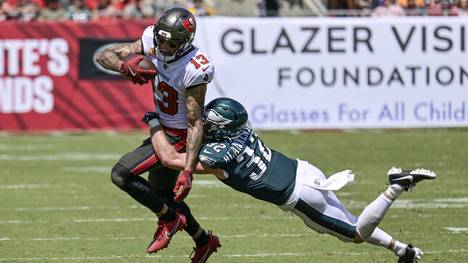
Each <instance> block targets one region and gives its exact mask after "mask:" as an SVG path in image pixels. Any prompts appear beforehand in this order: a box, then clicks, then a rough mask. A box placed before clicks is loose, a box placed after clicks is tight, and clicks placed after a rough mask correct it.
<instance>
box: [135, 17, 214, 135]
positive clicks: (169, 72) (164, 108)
mask: <svg viewBox="0 0 468 263" xmlns="http://www.w3.org/2000/svg"><path fill="white" fill-rule="evenodd" d="M153 28H154V26H149V27H147V28H146V29H145V31H144V32H143V35H142V37H141V43H142V45H143V52H144V55H145V56H147V57H148V58H150V59H151V60H152V61H153V63H154V64H155V65H156V68H157V69H158V75H156V77H155V80H154V87H153V91H154V102H155V104H156V112H157V113H158V114H159V117H160V121H161V124H162V125H163V126H166V127H170V128H176V129H186V128H187V107H186V93H185V91H186V90H187V88H190V87H193V86H196V85H200V84H203V83H209V82H211V80H212V79H213V75H214V66H213V64H211V62H210V60H209V59H208V58H207V56H206V55H205V54H204V53H203V52H202V51H201V50H200V49H199V48H197V47H195V46H194V47H193V49H192V50H190V51H189V52H188V53H187V54H185V55H184V56H183V57H181V58H179V59H177V60H175V61H173V62H170V63H166V62H162V61H159V60H157V59H156V56H155V54H156V52H157V50H156V48H155V46H154V40H153ZM202 106H204V105H202Z"/></svg>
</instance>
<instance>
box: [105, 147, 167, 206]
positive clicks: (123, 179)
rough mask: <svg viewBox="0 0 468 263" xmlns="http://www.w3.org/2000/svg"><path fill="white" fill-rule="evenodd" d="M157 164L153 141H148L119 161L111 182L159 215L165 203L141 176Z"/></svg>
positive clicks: (113, 169)
mask: <svg viewBox="0 0 468 263" xmlns="http://www.w3.org/2000/svg"><path fill="white" fill-rule="evenodd" d="M156 162H157V159H156V157H155V155H154V152H153V150H152V146H151V141H150V140H148V139H147V140H145V141H144V142H143V144H142V145H141V146H139V147H138V148H136V149H135V150H133V151H132V152H129V153H127V154H125V155H124V156H122V157H121V158H120V159H119V161H118V162H117V163H116V164H115V165H114V167H113V168H112V172H111V180H112V182H113V183H114V184H115V185H116V186H118V187H119V188H120V189H121V190H123V191H125V192H126V193H127V194H128V195H130V196H131V197H132V198H133V199H135V200H136V201H138V202H139V203H140V204H142V205H143V206H145V207H147V208H149V209H150V210H151V211H153V212H154V213H155V214H158V213H160V212H161V211H162V210H163V208H164V203H163V202H161V200H159V198H158V197H157V196H156V195H155V194H154V193H153V192H151V187H150V184H149V182H148V181H147V180H145V179H144V178H142V177H141V176H139V175H140V174H142V173H144V172H146V171H148V169H150V168H151V167H152V166H153V165H154V164H155V163H156Z"/></svg>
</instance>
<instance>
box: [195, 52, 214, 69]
mask: <svg viewBox="0 0 468 263" xmlns="http://www.w3.org/2000/svg"><path fill="white" fill-rule="evenodd" d="M190 62H191V63H192V64H193V65H194V66H195V69H199V68H200V67H201V65H206V64H208V63H210V61H208V59H207V58H206V57H205V56H204V55H203V54H200V55H198V56H196V57H195V58H192V59H191V60H190Z"/></svg>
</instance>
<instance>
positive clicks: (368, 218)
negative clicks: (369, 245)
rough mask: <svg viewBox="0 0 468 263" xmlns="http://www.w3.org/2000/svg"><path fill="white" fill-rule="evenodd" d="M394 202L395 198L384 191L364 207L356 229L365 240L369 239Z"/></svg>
mask: <svg viewBox="0 0 468 263" xmlns="http://www.w3.org/2000/svg"><path fill="white" fill-rule="evenodd" d="M392 203H393V200H391V199H390V198H388V197H387V196H385V194H384V193H382V194H380V195H379V197H377V199H375V200H374V201H373V202H372V203H370V204H369V205H368V206H367V207H366V208H364V210H363V211H362V213H361V215H359V218H358V220H357V223H356V230H357V231H358V233H359V235H360V237H361V238H362V239H363V240H367V239H368V238H369V237H370V236H371V235H372V233H373V232H374V230H375V228H376V227H377V226H378V225H379V224H380V221H382V219H383V218H384V216H385V213H387V210H388V209H389V208H390V206H391V205H392Z"/></svg>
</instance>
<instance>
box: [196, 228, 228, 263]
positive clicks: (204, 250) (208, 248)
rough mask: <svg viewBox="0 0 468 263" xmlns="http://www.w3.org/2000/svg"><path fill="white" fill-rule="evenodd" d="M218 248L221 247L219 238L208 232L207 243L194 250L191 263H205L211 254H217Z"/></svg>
mask: <svg viewBox="0 0 468 263" xmlns="http://www.w3.org/2000/svg"><path fill="white" fill-rule="evenodd" d="M218 247H221V243H219V238H218V237H217V236H215V235H213V233H212V232H211V231H208V243H206V244H205V245H203V246H196V247H195V248H194V250H193V251H194V252H195V255H194V256H193V258H192V263H205V262H206V261H207V260H208V258H209V257H210V255H211V254H213V252H218ZM192 253H193V252H192Z"/></svg>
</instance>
